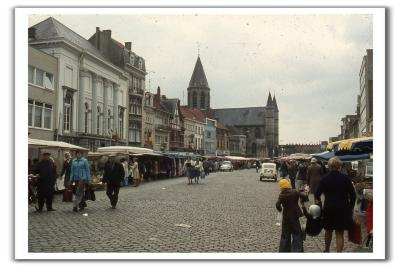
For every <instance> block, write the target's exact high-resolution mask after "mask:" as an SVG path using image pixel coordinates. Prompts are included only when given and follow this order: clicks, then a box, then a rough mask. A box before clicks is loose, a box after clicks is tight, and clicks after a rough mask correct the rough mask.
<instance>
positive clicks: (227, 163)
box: [219, 161, 233, 172]
mask: <svg viewBox="0 0 400 267" xmlns="http://www.w3.org/2000/svg"><path fill="white" fill-rule="evenodd" d="M219 169H220V170H221V171H230V172H231V171H233V165H232V162H230V161H224V162H222V164H221V167H219Z"/></svg>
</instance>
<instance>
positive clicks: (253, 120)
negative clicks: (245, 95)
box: [212, 107, 266, 126]
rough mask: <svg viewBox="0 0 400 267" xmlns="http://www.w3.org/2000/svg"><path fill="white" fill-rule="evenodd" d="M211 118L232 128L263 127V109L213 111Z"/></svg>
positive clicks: (264, 111)
mask: <svg viewBox="0 0 400 267" xmlns="http://www.w3.org/2000/svg"><path fill="white" fill-rule="evenodd" d="M212 113H213V115H214V116H213V117H214V118H215V119H216V120H218V121H220V122H222V123H224V124H225V125H232V126H253V125H265V115H266V110H265V107H248V108H224V109H213V110H212Z"/></svg>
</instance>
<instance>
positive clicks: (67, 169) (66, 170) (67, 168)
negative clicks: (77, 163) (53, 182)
mask: <svg viewBox="0 0 400 267" xmlns="http://www.w3.org/2000/svg"><path fill="white" fill-rule="evenodd" d="M64 157H65V160H64V164H63V168H62V170H61V176H63V175H64V187H65V188H68V186H69V180H70V176H71V164H72V159H71V154H70V153H69V152H66V153H65V154H64Z"/></svg>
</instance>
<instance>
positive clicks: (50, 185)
mask: <svg viewBox="0 0 400 267" xmlns="http://www.w3.org/2000/svg"><path fill="white" fill-rule="evenodd" d="M34 173H35V174H39V178H38V184H37V189H38V192H39V193H40V194H43V195H51V194H53V193H54V185H55V182H56V178H57V174H56V165H54V163H53V162H52V161H51V160H42V161H40V162H39V163H38V164H37V165H36V166H35V170H34Z"/></svg>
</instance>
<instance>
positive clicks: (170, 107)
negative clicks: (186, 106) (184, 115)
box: [160, 98, 179, 114]
mask: <svg viewBox="0 0 400 267" xmlns="http://www.w3.org/2000/svg"><path fill="white" fill-rule="evenodd" d="M178 101H179V99H177V98H171V99H161V101H160V105H161V107H163V108H164V109H165V111H167V112H169V113H171V114H175V110H176V106H177V104H178Z"/></svg>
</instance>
